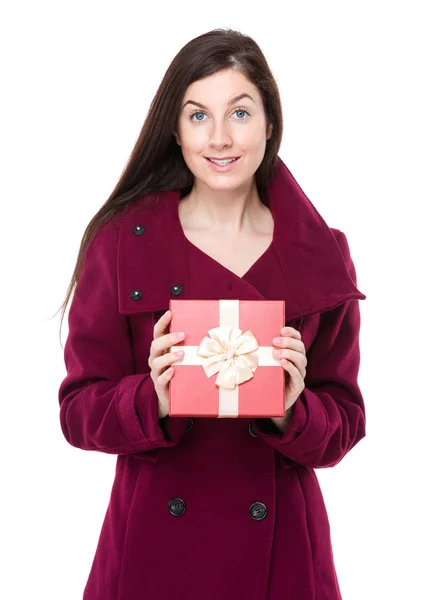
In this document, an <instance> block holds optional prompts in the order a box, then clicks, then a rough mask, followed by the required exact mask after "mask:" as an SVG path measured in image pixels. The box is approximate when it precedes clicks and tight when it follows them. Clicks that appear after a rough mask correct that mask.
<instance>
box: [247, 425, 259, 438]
mask: <svg viewBox="0 0 427 600" xmlns="http://www.w3.org/2000/svg"><path fill="white" fill-rule="evenodd" d="M249 433H250V434H251V436H252V437H259V433H257V432H256V431H255V429H254V426H253V423H249Z"/></svg>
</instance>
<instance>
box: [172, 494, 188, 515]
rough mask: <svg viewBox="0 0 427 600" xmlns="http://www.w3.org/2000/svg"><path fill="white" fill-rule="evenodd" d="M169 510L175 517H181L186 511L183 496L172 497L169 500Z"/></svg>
mask: <svg viewBox="0 0 427 600" xmlns="http://www.w3.org/2000/svg"><path fill="white" fill-rule="evenodd" d="M168 508H169V512H170V514H171V515H173V516H174V517H180V516H181V515H183V514H184V513H185V502H184V500H181V498H172V500H170V502H169V506H168Z"/></svg>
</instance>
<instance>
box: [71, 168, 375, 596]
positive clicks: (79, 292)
mask: <svg viewBox="0 0 427 600" xmlns="http://www.w3.org/2000/svg"><path fill="white" fill-rule="evenodd" d="M155 196H156V197H157V199H156V202H155V203H147V202H146V200H147V197H143V198H140V199H138V200H136V201H134V202H133V203H131V204H130V205H129V206H128V207H126V208H125V209H124V211H122V212H121V213H120V214H119V215H116V216H115V217H113V219H112V220H110V222H109V223H107V224H104V225H103V226H102V228H101V229H100V230H99V231H98V233H97V234H96V236H95V237H94V238H93V240H92V241H91V243H90V245H89V247H88V251H87V254H86V257H85V260H84V263H83V270H82V274H81V278H80V280H79V282H78V285H77V287H76V289H75V291H74V296H73V298H72V302H71V305H70V311H69V316H68V325H69V333H68V338H67V341H66V345H65V348H64V360H65V365H66V369H67V374H66V377H65V379H64V380H63V381H62V383H61V385H60V388H59V403H60V409H59V410H60V424H61V428H62V431H63V434H64V436H65V438H66V440H67V441H68V442H69V443H70V444H71V445H72V446H75V447H77V448H81V449H83V450H94V451H98V452H105V453H109V454H114V455H117V462H116V471H115V478H114V482H113V484H112V490H111V497H110V501H109V505H108V508H107V511H106V514H105V518H104V522H103V526H102V529H101V532H100V536H99V540H98V544H97V548H96V552H95V555H94V559H93V563H92V566H91V569H90V573H89V575H88V580H87V583H86V586H85V589H84V592H83V599H84V600H171V599H172V598H176V599H177V600H201V599H203V600H237V599H239V600H240V599H242V600H338V599H340V598H341V594H340V588H339V583H338V579H337V575H336V571H335V567H334V558H333V553H332V547H331V536H330V526H329V521H328V516H327V511H326V507H325V504H324V501H323V496H322V492H321V489H320V487H319V483H318V479H317V476H316V472H315V469H319V468H326V467H333V466H334V465H336V464H337V463H339V462H340V461H341V460H342V459H343V457H344V456H345V455H346V454H347V453H348V452H349V451H350V450H351V448H353V447H354V446H355V445H356V444H357V443H358V442H359V441H360V440H361V439H362V438H363V437H364V436H365V408H364V401H363V397H362V394H361V391H360V389H359V386H358V381H357V378H358V370H359V362H360V352H359V329H360V312H359V300H363V299H365V298H366V296H365V295H364V294H363V293H361V292H360V291H359V290H358V288H357V281H356V272H355V267H354V264H353V261H352V258H351V256H350V251H349V245H348V242H347V239H346V236H345V234H344V233H343V232H341V231H340V230H338V229H333V228H330V227H328V225H327V224H326V222H325V221H324V219H323V218H322V217H321V216H320V214H319V213H318V211H317V210H316V209H315V207H314V206H313V204H312V203H311V202H310V200H309V199H308V198H307V197H306V195H305V194H304V193H303V191H302V189H301V188H300V186H299V185H298V184H297V182H296V181H295V179H294V178H293V176H292V175H291V173H290V171H289V169H288V168H287V167H286V166H285V164H284V163H283V161H282V160H280V158H279V159H278V161H277V166H276V170H275V174H274V178H273V180H272V181H271V182H270V184H269V187H268V194H267V199H266V200H265V202H266V204H267V206H269V208H270V210H271V212H272V216H273V219H274V234H273V241H272V243H271V245H270V247H269V248H268V249H267V250H266V251H265V252H264V254H263V255H261V256H260V257H259V258H258V260H256V261H255V263H254V264H253V265H252V266H251V267H250V269H249V270H248V271H247V273H245V275H244V276H243V277H238V276H237V275H235V274H234V273H233V272H232V271H230V270H228V269H227V268H226V267H225V266H223V265H221V264H220V263H218V262H217V261H216V260H214V259H213V258H212V257H210V256H208V255H207V254H205V253H204V252H203V251H202V250H201V249H199V248H198V247H196V246H195V245H194V244H192V243H191V242H190V241H189V240H188V239H187V238H186V236H185V234H184V231H183V229H182V227H181V223H180V220H179V216H178V204H179V200H180V192H179V190H172V191H168V192H161V193H157V194H155ZM176 297H180V298H185V299H239V300H243V299H247V300H264V299H267V300H285V301H286V316H285V323H286V325H288V326H291V327H295V329H297V330H298V331H300V333H301V336H302V341H303V342H304V345H305V348H306V355H307V361H308V363H307V373H306V378H305V388H304V390H303V391H302V393H301V394H300V396H299V397H298V399H297V401H296V403H295V404H294V407H293V415H292V418H291V420H290V421H289V423H288V425H287V427H286V429H285V431H284V432H283V433H282V432H280V431H279V430H278V429H277V428H276V427H275V426H274V424H273V422H272V421H271V419H267V418H266V419H256V418H255V419H248V418H220V419H219V418H211V417H204V418H202V417H198V418H197V417H194V418H185V417H169V416H168V417H165V418H164V419H161V420H160V421H159V418H158V404H157V396H156V393H155V390H154V384H153V380H152V378H151V376H150V369H149V366H148V362H147V360H148V356H149V352H150V345H151V342H152V339H153V327H154V324H155V323H156V321H157V320H158V319H159V317H160V316H161V315H162V314H163V313H164V312H165V311H166V310H167V309H168V306H169V300H170V299H171V298H176ZM277 334H278V335H279V331H278V332H277Z"/></svg>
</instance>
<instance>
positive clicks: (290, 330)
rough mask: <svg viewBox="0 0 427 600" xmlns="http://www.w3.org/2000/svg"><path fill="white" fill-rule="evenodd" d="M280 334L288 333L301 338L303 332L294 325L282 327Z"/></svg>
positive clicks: (290, 335)
mask: <svg viewBox="0 0 427 600" xmlns="http://www.w3.org/2000/svg"><path fill="white" fill-rule="evenodd" d="M280 335H287V336H289V337H294V338H298V339H301V333H300V332H299V331H298V330H297V329H294V328H293V327H282V329H281V330H280Z"/></svg>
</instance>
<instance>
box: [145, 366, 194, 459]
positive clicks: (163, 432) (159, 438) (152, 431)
mask: <svg viewBox="0 0 427 600" xmlns="http://www.w3.org/2000/svg"><path fill="white" fill-rule="evenodd" d="M135 409H136V415H137V417H138V422H139V426H140V427H142V430H143V432H144V435H145V437H146V438H147V440H148V441H149V442H156V445H157V446H158V447H166V446H175V445H176V444H178V442H179V441H180V439H181V437H182V436H183V434H184V431H185V428H186V426H187V423H188V419H187V418H186V417H169V416H167V417H165V418H163V419H159V408H158V398H157V393H156V390H155V388H154V381H153V380H152V378H151V377H150V376H149V377H145V378H144V379H143V380H142V381H141V383H140V385H139V387H138V389H137V391H136V396H135Z"/></svg>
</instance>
